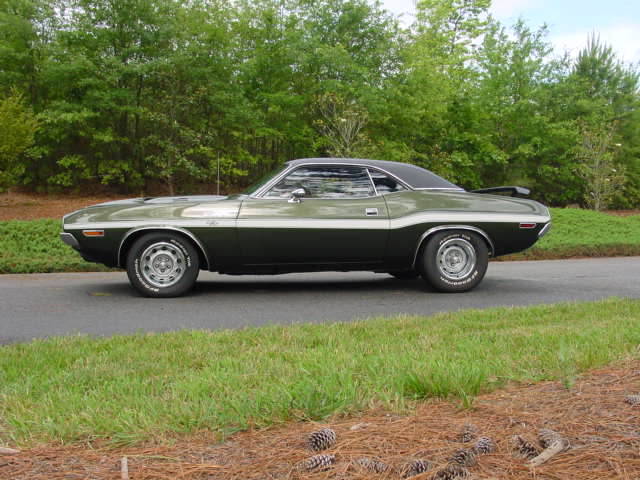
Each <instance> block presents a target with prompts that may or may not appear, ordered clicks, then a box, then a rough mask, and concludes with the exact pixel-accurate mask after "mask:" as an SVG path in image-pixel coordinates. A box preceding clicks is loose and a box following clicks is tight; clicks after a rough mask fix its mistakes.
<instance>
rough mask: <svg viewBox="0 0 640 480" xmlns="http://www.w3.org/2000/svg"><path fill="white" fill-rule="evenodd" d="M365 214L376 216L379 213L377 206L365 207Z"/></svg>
mask: <svg viewBox="0 0 640 480" xmlns="http://www.w3.org/2000/svg"><path fill="white" fill-rule="evenodd" d="M364 214H365V215H366V216H367V217H375V216H377V215H378V209H377V208H365V209H364Z"/></svg>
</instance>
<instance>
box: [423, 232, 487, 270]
mask: <svg viewBox="0 0 640 480" xmlns="http://www.w3.org/2000/svg"><path fill="white" fill-rule="evenodd" d="M444 230H469V231H472V232H475V233H478V234H479V235H481V236H482V237H483V238H484V239H485V240H486V241H487V244H488V245H489V256H490V257H493V255H494V253H495V246H494V245H493V242H492V241H491V238H490V237H489V235H488V234H487V232H485V231H484V230H482V229H480V228H478V227H474V226H471V225H438V226H437V227H433V228H430V229H429V230H427V231H426V232H424V233H423V234H422V235H420V238H419V239H418V243H417V245H416V250H415V253H414V254H413V263H412V264H411V266H412V268H415V266H416V262H417V261H418V252H419V251H420V247H421V246H422V242H424V241H425V240H426V239H427V238H429V236H431V235H433V234H434V233H437V232H442V231H444Z"/></svg>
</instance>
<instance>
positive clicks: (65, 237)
mask: <svg viewBox="0 0 640 480" xmlns="http://www.w3.org/2000/svg"><path fill="white" fill-rule="evenodd" d="M60 240H62V242H63V243H66V244H67V245H69V246H70V247H72V248H75V249H76V250H78V249H79V248H80V244H79V243H78V240H76V237H74V236H73V235H71V234H70V233H67V232H62V233H61V234H60Z"/></svg>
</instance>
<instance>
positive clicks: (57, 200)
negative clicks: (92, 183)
mask: <svg viewBox="0 0 640 480" xmlns="http://www.w3.org/2000/svg"><path fill="white" fill-rule="evenodd" d="M118 198H122V196H114V195H86V196H70V195H36V194H30V193H20V192H7V193H1V194H0V222H4V221H7V220H37V219H39V218H61V217H62V216H63V215H65V214H67V213H70V212H73V211H74V210H80V209H81V208H85V207H88V206H89V205H95V204H96V203H102V202H108V201H111V200H116V199H118Z"/></svg>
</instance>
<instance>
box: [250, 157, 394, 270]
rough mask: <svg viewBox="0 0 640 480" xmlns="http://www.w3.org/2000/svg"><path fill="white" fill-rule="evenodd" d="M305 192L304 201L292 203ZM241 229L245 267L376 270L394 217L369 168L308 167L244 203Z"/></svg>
mask: <svg viewBox="0 0 640 480" xmlns="http://www.w3.org/2000/svg"><path fill="white" fill-rule="evenodd" d="M301 188H302V189H304V192H305V193H304V196H303V197H302V198H295V197H293V196H292V192H293V191H294V190H299V189H301ZM237 226H238V237H239V241H240V249H241V255H242V260H243V264H245V265H284V264H289V265H290V264H295V265H305V264H309V265H314V264H315V265H319V264H322V265H327V264H336V265H340V264H343V265H345V266H346V265H347V264H359V263H360V264H362V263H366V264H375V263H382V261H383V260H384V255H385V249H386V245H387V237H388V234H389V215H388V211H387V205H386V203H385V201H384V199H383V198H382V197H381V196H378V195H377V194H376V190H375V188H374V186H373V184H372V182H371V178H370V176H369V174H368V172H367V170H366V168H365V167H360V166H348V165H305V166H299V167H297V168H296V169H295V170H293V171H292V172H290V173H289V174H287V175H286V176H285V177H284V178H283V179H281V180H280V181H278V182H277V183H276V184H275V185H274V186H273V187H272V188H271V189H269V190H268V191H266V192H265V193H264V194H263V196H262V197H260V198H248V199H246V200H244V201H243V202H242V206H241V208H240V213H239V216H238V223H237Z"/></svg>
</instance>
